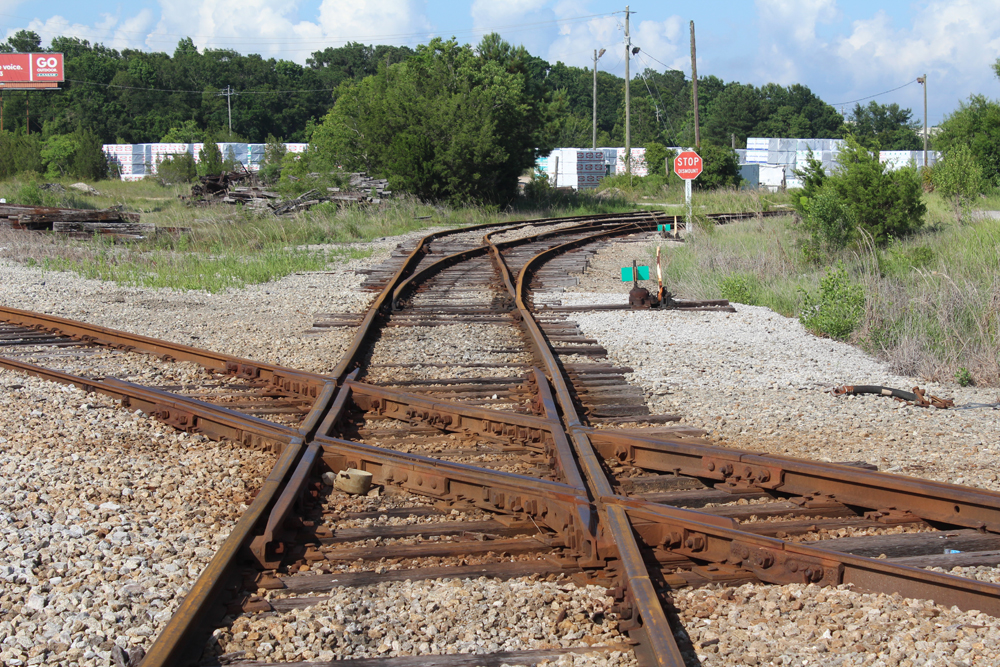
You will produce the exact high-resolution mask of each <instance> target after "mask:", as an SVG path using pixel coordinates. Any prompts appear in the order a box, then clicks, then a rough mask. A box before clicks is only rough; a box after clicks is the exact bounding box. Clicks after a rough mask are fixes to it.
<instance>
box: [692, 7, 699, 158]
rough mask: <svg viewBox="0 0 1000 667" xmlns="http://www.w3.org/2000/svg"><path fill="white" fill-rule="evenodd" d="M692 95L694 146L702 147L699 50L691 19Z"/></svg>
mask: <svg viewBox="0 0 1000 667" xmlns="http://www.w3.org/2000/svg"><path fill="white" fill-rule="evenodd" d="M691 96H692V97H693V98H694V101H693V102H692V103H693V104H694V147H695V148H701V129H700V128H699V127H698V51H697V49H696V48H695V45H694V21H691Z"/></svg>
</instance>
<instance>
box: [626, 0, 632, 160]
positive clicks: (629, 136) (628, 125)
mask: <svg viewBox="0 0 1000 667" xmlns="http://www.w3.org/2000/svg"><path fill="white" fill-rule="evenodd" d="M628 8H629V6H628V5H625V173H627V174H628V175H629V176H631V175H632V113H631V111H632V97H631V95H630V93H629V71H628V65H629V59H630V58H631V57H632V38H631V37H629V34H628V17H629V15H630V14H631V12H629V9H628Z"/></svg>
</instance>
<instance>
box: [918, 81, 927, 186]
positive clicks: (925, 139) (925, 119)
mask: <svg viewBox="0 0 1000 667" xmlns="http://www.w3.org/2000/svg"><path fill="white" fill-rule="evenodd" d="M917 83H921V84H923V86H924V166H925V167H926V166H927V75H926V74H924V75H923V76H920V77H917Z"/></svg>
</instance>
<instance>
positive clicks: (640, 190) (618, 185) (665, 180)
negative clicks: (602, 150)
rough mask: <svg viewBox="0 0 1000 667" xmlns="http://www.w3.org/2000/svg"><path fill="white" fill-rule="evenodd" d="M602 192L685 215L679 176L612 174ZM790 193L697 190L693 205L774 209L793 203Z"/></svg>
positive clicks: (707, 209) (713, 209) (718, 209)
mask: <svg viewBox="0 0 1000 667" xmlns="http://www.w3.org/2000/svg"><path fill="white" fill-rule="evenodd" d="M600 192H603V193H612V192H613V193H614V194H615V195H616V196H617V197H619V198H621V199H623V200H624V201H626V202H628V203H632V204H639V205H648V206H650V207H654V208H655V207H657V205H662V206H665V207H667V210H668V212H671V213H672V212H675V211H676V212H677V214H678V215H682V214H683V212H684V211H685V210H686V208H685V206H686V200H685V198H684V183H683V182H682V181H681V180H680V179H679V178H677V177H676V176H673V175H671V176H669V177H663V176H647V177H638V176H634V177H631V178H630V177H628V176H624V175H619V176H612V177H609V178H605V179H604V180H603V181H601V186H600ZM791 201H792V200H791V198H790V195H788V194H787V193H784V192H779V193H769V192H761V191H759V190H738V189H735V188H728V189H720V190H695V191H694V192H693V193H692V195H691V205H692V208H693V209H694V211H695V212H696V213H746V212H750V213H753V212H757V211H773V210H779V209H781V208H783V207H789V206H791Z"/></svg>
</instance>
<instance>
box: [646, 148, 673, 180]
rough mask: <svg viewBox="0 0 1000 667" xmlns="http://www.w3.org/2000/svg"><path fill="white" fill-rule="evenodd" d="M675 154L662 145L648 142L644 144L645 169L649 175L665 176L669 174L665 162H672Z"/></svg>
mask: <svg viewBox="0 0 1000 667" xmlns="http://www.w3.org/2000/svg"><path fill="white" fill-rule="evenodd" d="M675 157H677V154H676V153H675V152H674V151H672V150H670V149H668V148H667V147H666V146H664V145H663V144H659V143H656V142H655V141H654V142H650V143H648V144H646V167H647V169H649V174H650V175H651V176H652V175H658V176H666V175H668V174H669V173H670V171H669V170H668V169H667V162H668V161H672V160H673V159H674V158H675Z"/></svg>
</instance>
